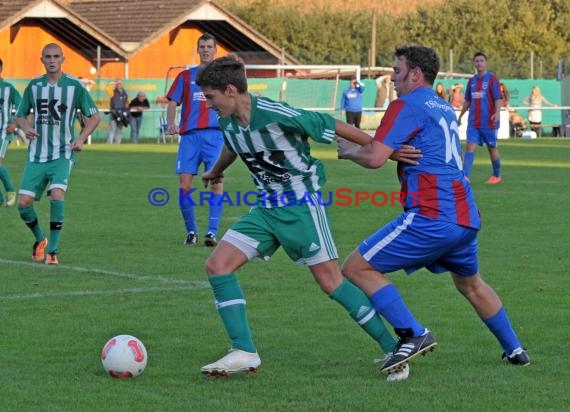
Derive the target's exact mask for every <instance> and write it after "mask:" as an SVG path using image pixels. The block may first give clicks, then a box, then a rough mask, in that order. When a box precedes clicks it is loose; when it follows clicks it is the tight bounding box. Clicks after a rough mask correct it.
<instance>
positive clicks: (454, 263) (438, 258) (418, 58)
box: [339, 46, 530, 373]
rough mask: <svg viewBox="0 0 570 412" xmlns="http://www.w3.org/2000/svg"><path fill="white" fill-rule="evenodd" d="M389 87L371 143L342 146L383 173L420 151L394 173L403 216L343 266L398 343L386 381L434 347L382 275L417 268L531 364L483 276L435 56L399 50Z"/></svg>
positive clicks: (475, 220)
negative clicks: (445, 281) (455, 294)
mask: <svg viewBox="0 0 570 412" xmlns="http://www.w3.org/2000/svg"><path fill="white" fill-rule="evenodd" d="M395 55H396V59H395V62H394V73H393V74H392V81H393V82H394V85H395V87H396V90H397V92H398V96H399V99H398V100H395V101H394V102H392V103H391V104H390V105H389V106H388V110H387V111H386V114H385V115H384V117H383V119H382V122H381V123H380V126H379V127H378V130H377V131H376V135H375V136H374V140H373V141H372V143H370V144H368V145H366V146H355V145H353V144H350V143H348V142H346V141H344V140H342V139H340V140H339V157H340V158H345V159H350V160H352V161H354V162H356V163H358V164H360V165H362V166H364V167H367V168H379V167H382V166H383V165H384V163H385V162H386V161H387V160H388V159H389V158H390V156H392V154H393V153H394V151H396V150H398V149H399V148H400V147H401V146H402V145H404V144H406V145H411V146H414V147H415V148H416V149H419V150H421V153H422V158H421V159H419V161H420V164H418V165H410V164H407V165H403V164H399V168H398V169H399V170H398V171H399V177H400V181H401V183H402V192H404V193H408V196H407V197H406V199H405V205H404V213H402V214H401V215H400V216H399V217H397V218H396V219H394V220H393V221H392V222H390V223H388V224H387V225H385V226H384V227H382V228H381V229H379V230H378V231H377V232H376V233H374V234H372V235H371V236H370V237H368V238H367V239H366V240H364V241H363V242H362V243H361V244H360V246H359V247H358V249H357V250H355V251H354V252H353V253H352V254H351V255H350V256H349V257H348V259H347V260H346V262H345V263H344V265H343V274H344V275H345V276H346V277H347V278H348V279H350V280H351V281H352V282H353V283H354V284H356V285H357V286H358V287H360V288H361V289H362V290H364V291H365V292H366V294H367V295H368V296H370V300H371V302H372V303H373V304H374V308H375V309H376V311H377V312H378V313H379V314H380V315H382V316H383V317H384V318H385V319H386V320H387V321H388V322H389V323H390V324H391V325H392V326H393V327H394V329H395V331H396V334H397V335H398V336H400V342H399V343H398V346H397V348H396V350H395V351H394V354H393V355H392V356H391V357H390V358H389V359H388V360H387V361H386V362H385V363H384V365H383V367H382V371H383V372H387V373H391V372H393V371H395V370H397V369H398V368H399V367H401V366H403V365H404V364H405V363H406V362H407V361H408V360H409V359H411V358H413V357H415V356H416V355H419V354H421V353H423V352H425V351H427V350H429V349H431V348H433V347H434V346H435V345H436V344H437V342H436V340H435V338H434V337H433V335H432V334H431V332H430V331H429V330H428V329H426V328H425V327H424V326H422V325H421V324H420V323H419V322H418V321H417V320H416V319H415V317H414V316H413V315H412V313H411V312H410V311H409V309H408V308H407V306H406V305H405V303H404V301H403V299H402V297H401V296H400V294H399V292H398V290H397V289H396V287H395V286H394V285H393V284H392V283H391V282H390V280H388V278H387V277H386V276H385V273H391V272H395V271H397V270H400V269H403V270H405V271H406V273H408V274H410V273H412V272H414V271H416V270H418V269H420V268H423V267H425V268H427V269H428V270H429V271H431V272H433V273H443V272H447V271H449V272H451V276H452V279H453V282H454V283H455V286H456V288H457V289H458V290H459V292H461V293H462V294H463V295H464V296H465V297H466V298H467V299H468V300H469V302H470V303H471V305H472V306H473V307H474V308H475V311H476V312H477V314H478V315H479V317H480V318H481V319H482V320H483V322H484V323H485V324H486V325H487V327H488V328H489V329H490V330H491V332H492V333H493V334H494V335H495V337H496V338H497V339H498V341H499V343H500V344H501V346H502V348H503V350H504V353H505V355H504V357H507V359H508V360H509V361H510V362H511V363H514V364H518V365H528V364H530V359H529V357H528V354H527V353H526V351H525V350H524V349H523V348H522V346H521V344H520V342H519V340H518V338H517V336H516V334H515V332H514V330H513V328H512V327H511V324H510V321H509V318H508V317H507V314H506V312H505V310H504V309H503V305H502V303H501V301H500V299H499V297H498V296H497V295H496V293H495V292H494V290H493V289H492V288H491V287H490V286H489V285H487V284H486V283H485V282H484V281H483V279H482V278H481V276H480V275H479V268H478V259H477V254H478V252H477V233H478V231H479V229H480V227H481V221H480V218H479V212H478V210H477V205H476V203H475V198H474V195H473V192H472V191H471V187H470V185H469V183H468V181H467V180H466V178H465V175H464V173H463V171H462V161H461V154H460V151H461V144H460V141H459V128H458V125H457V119H456V117H455V112H454V109H453V108H452V107H451V105H450V104H449V103H447V102H445V101H442V100H441V99H439V98H437V97H436V95H435V92H434V90H433V89H432V85H433V81H434V79H435V77H436V76H437V72H438V70H439V58H438V56H437V54H436V53H435V51H434V50H433V49H430V48H427V47H422V46H403V47H399V48H397V49H396V54H395Z"/></svg>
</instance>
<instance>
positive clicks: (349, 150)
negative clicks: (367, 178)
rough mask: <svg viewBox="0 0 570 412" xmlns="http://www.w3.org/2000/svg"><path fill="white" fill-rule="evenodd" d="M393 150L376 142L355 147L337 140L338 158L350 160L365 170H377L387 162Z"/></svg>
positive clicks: (341, 139) (340, 139)
mask: <svg viewBox="0 0 570 412" xmlns="http://www.w3.org/2000/svg"><path fill="white" fill-rule="evenodd" d="M393 153H394V149H392V148H391V147H390V146H387V145H385V144H384V143H380V142H377V141H372V142H371V143H369V144H367V145H366V146H356V145H354V144H353V143H351V142H348V141H347V140H345V139H343V138H339V139H338V158H339V159H348V160H352V161H353V162H354V163H357V164H359V165H361V166H363V167H365V168H367V169H378V168H380V167H382V166H384V164H385V163H386V162H387V161H388V159H389V158H390V156H392V154H393Z"/></svg>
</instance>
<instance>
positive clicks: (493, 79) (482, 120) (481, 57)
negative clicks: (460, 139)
mask: <svg viewBox="0 0 570 412" xmlns="http://www.w3.org/2000/svg"><path fill="white" fill-rule="evenodd" d="M473 66H474V67H475V70H476V71H477V74H476V75H475V76H473V77H471V78H470V79H469V82H468V83H467V91H466V92H465V103H463V107H462V108H461V113H459V124H461V118H462V117H463V115H464V114H465V112H466V111H467V110H468V109H469V119H468V123H467V148H466V149H465V155H464V161H463V171H464V172H465V175H466V176H467V178H468V179H469V178H470V177H471V169H472V168H473V162H474V161H475V149H476V148H477V146H482V145H483V144H485V145H486V146H487V150H488V151H489V157H490V158H491V164H492V166H493V174H492V175H491V177H489V179H487V181H486V182H485V183H486V184H488V185H496V184H498V183H501V181H502V178H501V156H500V154H499V149H498V147H497V146H498V141H497V133H498V129H499V122H500V113H501V107H502V105H503V97H502V96H501V90H500V89H499V84H500V82H499V79H498V78H497V76H495V75H494V74H493V73H492V72H490V71H488V70H487V56H486V55H485V54H484V53H482V52H477V53H475V55H474V56H473Z"/></svg>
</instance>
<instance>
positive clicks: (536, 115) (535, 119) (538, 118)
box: [523, 86, 556, 129]
mask: <svg viewBox="0 0 570 412" xmlns="http://www.w3.org/2000/svg"><path fill="white" fill-rule="evenodd" d="M523 103H524V104H527V105H528V106H529V107H530V109H529V111H528V122H529V123H530V127H531V129H540V128H541V127H542V105H543V104H545V105H547V106H550V107H555V106H556V105H555V104H554V103H550V102H549V101H548V100H547V99H546V97H544V96H543V95H542V93H541V92H540V88H539V87H538V86H534V87H533V88H532V90H531V92H530V95H529V96H527V97H525V98H524V99H523Z"/></svg>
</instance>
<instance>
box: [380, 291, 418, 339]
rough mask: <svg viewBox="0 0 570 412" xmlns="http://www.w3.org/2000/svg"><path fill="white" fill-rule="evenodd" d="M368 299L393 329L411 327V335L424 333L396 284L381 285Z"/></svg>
mask: <svg viewBox="0 0 570 412" xmlns="http://www.w3.org/2000/svg"><path fill="white" fill-rule="evenodd" d="M370 300H371V301H372V304H373V305H374V309H376V312H378V313H379V314H380V315H382V316H383V317H384V318H385V319H386V320H387V321H388V323H390V325H392V326H393V327H394V329H411V330H412V332H413V336H421V335H423V334H424V332H425V327H423V326H422V325H421V324H420V323H419V322H418V321H417V320H416V318H414V315H412V312H410V310H409V309H408V307H407V306H406V304H405V303H404V301H403V299H402V296H401V295H400V292H398V289H396V286H394V285H392V284H390V285H388V286H385V287H383V288H382V289H380V290H378V291H376V292H375V293H374V294H373V295H372V296H371V297H370Z"/></svg>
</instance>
